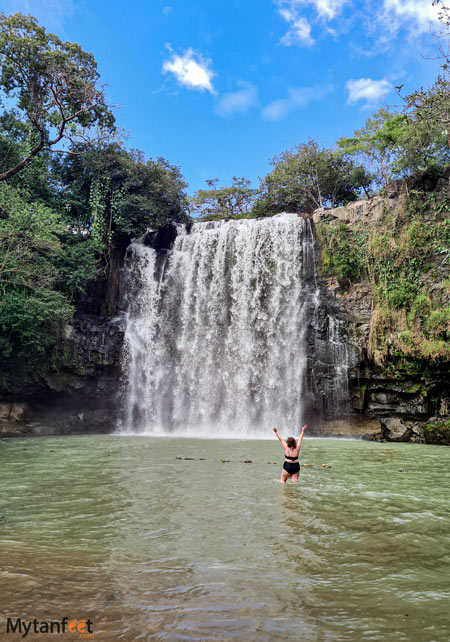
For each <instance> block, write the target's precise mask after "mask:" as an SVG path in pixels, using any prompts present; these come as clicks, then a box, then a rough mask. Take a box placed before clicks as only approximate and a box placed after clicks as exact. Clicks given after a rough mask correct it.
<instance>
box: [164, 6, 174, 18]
mask: <svg viewBox="0 0 450 642" xmlns="http://www.w3.org/2000/svg"><path fill="white" fill-rule="evenodd" d="M171 11H172V7H170V6H169V5H166V6H165V7H163V8H162V12H163V15H164V16H168V15H169V13H171Z"/></svg>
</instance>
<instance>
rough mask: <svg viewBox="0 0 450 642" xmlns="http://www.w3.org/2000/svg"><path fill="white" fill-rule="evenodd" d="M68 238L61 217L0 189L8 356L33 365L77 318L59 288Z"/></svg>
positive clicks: (0, 279)
mask: <svg viewBox="0 0 450 642" xmlns="http://www.w3.org/2000/svg"><path fill="white" fill-rule="evenodd" d="M64 234H67V225H65V223H64V221H63V220H62V218H61V217H60V216H59V215H58V214H57V213H56V212H54V211H53V210H51V209H49V208H48V207H46V206H45V205H42V204H41V203H35V202H34V203H33V202H29V201H28V200H27V198H26V194H20V193H19V192H18V191H17V190H14V189H13V188H12V187H10V186H9V185H6V184H2V185H0V301H1V303H0V328H1V330H2V341H1V344H0V350H1V351H2V352H3V354H4V355H9V354H10V353H11V351H12V350H13V348H16V349H17V350H18V352H19V353H20V354H22V356H23V357H25V356H26V358H27V359H29V360H33V359H35V358H37V357H42V354H43V353H44V352H45V350H46V349H47V348H49V347H50V346H51V345H52V344H54V342H55V337H58V336H60V334H61V332H62V328H63V324H64V322H65V321H67V320H68V319H69V318H70V317H71V315H72V313H73V307H72V306H71V305H70V302H69V300H68V298H67V297H66V296H65V294H64V293H63V292H60V291H58V289H57V288H58V281H59V280H60V279H61V277H62V274H61V271H60V269H61V268H62V267H63V266H64V260H63V245H62V243H61V238H62V237H63V236H64ZM58 263H59V266H60V269H58ZM72 278H74V277H72ZM73 285H74V287H76V285H75V282H73Z"/></svg>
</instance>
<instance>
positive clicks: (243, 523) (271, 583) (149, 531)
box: [0, 436, 450, 642]
mask: <svg viewBox="0 0 450 642" xmlns="http://www.w3.org/2000/svg"><path fill="white" fill-rule="evenodd" d="M179 458H181V459H179ZM185 458H186V459H185ZM221 460H225V461H221ZM245 460H251V461H252V463H244V462H245ZM282 460H283V457H282V453H281V448H280V445H279V444H278V442H277V441H276V440H275V438H274V439H273V440H272V441H261V440H258V441H251V440H245V441H239V440H213V439H182V438H172V439H170V438H154V437H153V438H152V437H144V436H142V437H141V436H127V437H119V436H95V437H59V438H58V437H49V438H39V439H15V440H12V439H11V440H7V441H2V442H0V474H1V482H0V484H1V486H0V516H2V517H0V618H1V619H0V630H1V636H0V637H1V639H2V640H3V639H4V640H6V641H9V640H11V641H13V640H19V639H28V640H33V642H39V641H40V642H47V641H48V640H53V639H72V640H73V639H77V637H78V635H77V634H74V633H66V634H65V635H64V636H57V635H53V634H48V635H44V634H38V635H34V636H33V635H31V634H30V635H28V636H27V637H25V638H23V637H22V635H20V634H18V633H17V632H16V633H15V634H14V633H9V634H7V635H5V627H6V621H7V617H10V618H12V619H14V621H15V619H16V618H18V617H20V618H22V620H26V621H29V620H34V619H36V620H38V621H46V620H61V619H62V618H63V617H65V616H66V617H68V618H69V619H72V618H74V619H87V618H88V619H90V620H91V622H92V625H91V626H92V629H93V632H94V639H95V640H98V641H101V640H105V641H107V642H109V641H112V640H124V641H126V642H128V641H132V640H133V641H134V640H189V641H190V640H208V641H225V640H239V641H243V640H251V641H253V640H254V641H257V642H259V641H263V640H264V641H266V640H267V641H268V642H271V641H273V640H302V641H303V640H305V641H308V640H312V641H316V640H317V641H322V640H323V641H334V640H342V641H345V642H349V641H350V642H353V641H355V642H356V641H358V642H359V641H361V640H377V641H378V640H379V641H383V642H385V641H386V640H396V641H398V642H401V641H403V640H407V641H408V642H410V641H416V640H417V641H418V642H419V641H420V642H424V641H432V640H433V641H441V640H442V641H445V642H447V641H448V639H450V615H449V612H450V608H449V604H450V602H449V597H450V589H449V585H450V581H449V580H450V577H449V568H450V566H449V563H450V545H449V544H450V539H449V533H450V510H449V504H450V500H449V498H450V492H449V491H450V449H447V448H444V447H434V446H417V445H411V444H375V443H369V442H362V441H350V440H348V441H347V440H337V439H336V440H333V439H311V438H309V439H308V438H305V440H304V442H303V446H302V457H301V462H302V463H303V464H305V465H303V466H302V469H301V475H300V482H299V483H298V484H297V485H293V484H291V485H286V486H282V485H281V484H280V483H279V482H278V480H279V476H280V469H281V462H282ZM269 462H270V463H269ZM272 462H276V464H274V463H272ZM322 464H325V467H323V466H322ZM330 466H331V467H330Z"/></svg>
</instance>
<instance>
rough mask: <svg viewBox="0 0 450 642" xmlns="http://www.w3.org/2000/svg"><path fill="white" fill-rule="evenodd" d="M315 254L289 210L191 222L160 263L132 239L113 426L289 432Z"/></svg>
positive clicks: (305, 226) (301, 377)
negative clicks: (118, 409)
mask: <svg viewBox="0 0 450 642" xmlns="http://www.w3.org/2000/svg"><path fill="white" fill-rule="evenodd" d="M313 264H314V255H313V238H312V232H311V227H310V222H309V221H305V220H303V219H302V218H299V217H297V216H296V215H293V214H281V215H278V216H275V217H272V218H270V219H262V220H237V221H220V222H214V223H196V224H194V225H193V227H192V230H191V231H190V233H189V234H187V233H185V231H184V229H183V233H181V234H179V235H178V237H177V238H176V241H175V245H174V248H173V251H172V252H171V253H170V256H169V257H168V260H167V264H166V265H165V269H161V267H159V270H158V269H157V252H156V251H155V250H153V249H151V248H149V247H146V246H145V245H143V244H142V243H140V242H135V243H133V244H132V246H131V247H130V249H129V252H128V260H127V267H126V280H127V290H128V292H129V294H128V301H129V305H128V312H127V315H126V329H125V350H124V362H125V370H126V373H127V383H126V385H127V393H126V412H125V415H124V418H123V421H122V424H121V431H122V432H150V433H154V434H167V433H171V432H177V433H181V434H186V435H193V434H197V435H202V436H205V435H208V436H219V435H223V436H233V435H234V436H245V435H251V436H253V437H255V436H258V434H259V435H261V436H262V435H263V434H264V435H265V436H267V434H268V430H269V429H270V428H271V427H272V426H279V427H280V429H283V430H290V431H291V432H296V431H297V430H298V427H299V425H300V421H301V419H302V414H303V409H304V408H303V392H304V390H303V389H304V382H305V369H306V364H307V356H306V351H305V346H306V328H307V323H308V315H311V310H312V309H314V308H315V307H317V297H318V290H317V285H316V283H315V274H314V265H313ZM311 269H312V270H313V277H314V278H313V280H312V282H309V281H308V275H309V274H310V273H311ZM158 272H159V273H158Z"/></svg>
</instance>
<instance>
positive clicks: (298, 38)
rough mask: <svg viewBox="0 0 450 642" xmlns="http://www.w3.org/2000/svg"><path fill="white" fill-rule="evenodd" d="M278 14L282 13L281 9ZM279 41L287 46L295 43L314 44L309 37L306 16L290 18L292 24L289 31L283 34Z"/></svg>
mask: <svg viewBox="0 0 450 642" xmlns="http://www.w3.org/2000/svg"><path fill="white" fill-rule="evenodd" d="M280 14H281V15H283V14H282V13H281V11H280ZM283 17H284V16H283ZM280 42H281V44H282V45H286V46H287V47H290V46H291V45H295V44H301V45H307V46H309V45H312V44H314V40H313V38H312V37H311V25H310V24H309V22H308V21H307V20H306V18H296V19H294V20H292V26H291V27H290V29H289V31H287V32H286V33H285V34H284V36H283V37H282V38H281V40H280Z"/></svg>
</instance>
